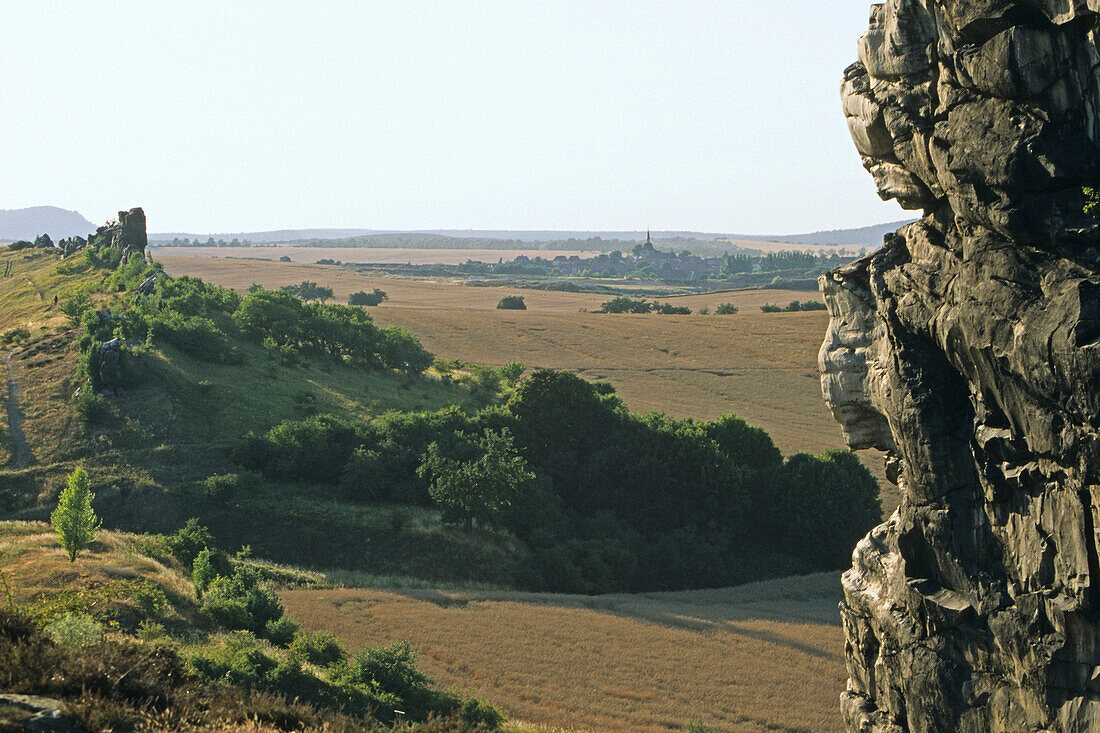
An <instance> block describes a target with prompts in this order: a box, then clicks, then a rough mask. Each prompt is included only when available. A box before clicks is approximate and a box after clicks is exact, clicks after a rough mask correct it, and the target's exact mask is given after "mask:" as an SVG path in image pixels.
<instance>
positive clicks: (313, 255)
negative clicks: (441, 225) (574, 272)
mask: <svg viewBox="0 0 1100 733" xmlns="http://www.w3.org/2000/svg"><path fill="white" fill-rule="evenodd" d="M149 251H150V252H151V253H152V254H153V256H154V257H156V258H157V259H158V260H159V259H161V258H162V257H236V258H254V259H259V260H278V259H279V258H280V257H283V256H284V255H285V256H287V257H289V258H290V259H291V260H293V261H294V262H303V263H313V262H316V261H317V260H338V261H340V262H359V263H368V262H369V263H374V264H387V265H392V264H397V265H401V264H411V265H460V264H462V263H463V262H466V261H467V260H474V261H477V262H496V261H497V260H499V259H500V258H501V257H503V258H504V261H505V262H508V261H510V260H514V259H515V258H516V257H518V256H520V255H527V256H528V257H532V258H533V257H542V258H544V259H548V260H552V259H554V258H555V257H557V256H558V255H564V256H566V257H571V256H573V255H577V256H578V257H593V256H595V255H597V254H599V252H584V251H581V250H573V249H570V250H564V249H563V250H551V249H421V248H410V247H287V246H280V245H275V246H264V247H156V246H153V247H149Z"/></svg>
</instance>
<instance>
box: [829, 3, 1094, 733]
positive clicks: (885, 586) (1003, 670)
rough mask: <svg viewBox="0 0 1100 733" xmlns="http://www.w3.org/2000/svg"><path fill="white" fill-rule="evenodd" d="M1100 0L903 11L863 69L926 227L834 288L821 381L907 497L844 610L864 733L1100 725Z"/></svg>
mask: <svg viewBox="0 0 1100 733" xmlns="http://www.w3.org/2000/svg"><path fill="white" fill-rule="evenodd" d="M1098 13H1100V0H1026V1H1025V0H1019V1H1013V0H890V1H889V2H886V3H885V4H882V5H875V6H874V7H873V8H872V11H871V22H870V28H869V30H868V31H867V34H866V35H865V36H864V37H863V38H862V39H861V41H860V44H859V59H860V60H859V62H858V63H856V64H854V65H852V66H851V67H849V68H848V69H847V70H846V71H845V76H844V83H843V100H844V112H845V115H846V117H847V120H848V125H849V128H850V130H851V132H852V138H853V140H854V141H855V144H856V147H857V148H858V150H859V152H860V154H861V156H862V159H863V162H864V166H865V167H866V168H867V170H868V171H869V172H870V173H871V175H872V176H873V178H874V181H875V184H876V185H877V186H878V189H879V193H880V195H881V196H883V197H884V198H894V199H897V200H898V202H899V203H900V204H901V205H902V206H903V207H905V208H909V209H915V210H920V211H923V218H922V219H921V220H920V221H918V222H916V223H914V224H911V225H909V226H907V227H904V228H903V229H901V230H900V231H899V232H897V233H896V234H894V235H890V236H887V238H886V242H885V244H884V246H883V248H882V249H881V250H879V251H878V252H876V253H875V254H874V255H872V256H870V257H868V258H866V259H864V260H861V261H859V262H856V263H854V264H853V265H851V266H849V267H846V268H844V269H841V270H838V271H836V272H833V273H830V274H829V275H826V276H824V277H823V278H822V280H821V286H822V290H823V291H824V293H825V296H826V300H827V301H828V304H829V310H830V314H831V316H832V319H831V324H830V327H829V332H828V334H827V336H826V340H825V343H824V344H823V346H822V350H821V354H820V363H821V370H822V388H823V392H824V395H825V399H826V400H827V402H828V403H829V405H830V407H831V408H832V410H833V414H834V415H835V416H836V418H837V420H838V421H840V423H841V424H842V426H843V430H844V434H845V437H846V439H847V440H848V443H849V445H850V446H851V447H852V448H857V449H858V448H872V447H873V448H878V449H880V450H883V451H886V454H887V459H886V460H887V474H888V476H889V477H890V478H891V480H894V481H896V483H897V484H898V486H899V487H900V489H901V492H902V495H903V499H902V502H901V506H900V507H899V509H898V510H897V511H896V512H895V513H894V514H893V516H891V517H890V519H889V520H888V521H887V522H886V523H884V524H883V525H881V526H879V527H878V528H876V529H875V530H874V531H872V532H871V534H870V535H868V536H867V537H866V538H865V539H864V540H863V541H861V542H860V543H859V545H858V547H857V548H856V550H855V552H854V554H853V567H852V569H851V570H849V571H848V572H847V573H845V575H844V591H845V602H844V603H843V604H842V606H841V612H842V616H843V620H844V627H845V634H846V637H847V663H848V673H849V678H850V679H849V681H848V686H847V690H846V691H845V692H844V694H843V695H842V709H843V713H844V718H845V720H846V723H847V725H848V728H849V729H850V730H852V731H990V730H994V731H1048V730H1049V731H1085V730H1100V561H1098V555H1100V552H1098V548H1100V535H1098V534H1097V527H1098V525H1100V246H1098V240H1100V233H1098V230H1097V226H1096V224H1095V222H1093V221H1091V220H1089V218H1088V217H1086V216H1085V215H1084V214H1083V213H1082V207H1083V205H1084V196H1083V192H1082V188H1083V187H1084V186H1090V185H1094V184H1095V183H1096V182H1097V181H1098V180H1100V175H1098V174H1100V165H1098V164H1100V147H1098V136H1100V129H1098V123H1100V71H1098V69H1100V52H1098V42H1100V35H1098V29H1100V15H1098Z"/></svg>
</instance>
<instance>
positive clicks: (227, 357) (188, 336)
mask: <svg viewBox="0 0 1100 733" xmlns="http://www.w3.org/2000/svg"><path fill="white" fill-rule="evenodd" d="M146 322H147V331H146V332H147V335H148V338H150V339H152V340H155V341H162V342H164V343H167V344H171V345H172V346H174V347H176V348H177V349H179V350H180V351H182V352H184V353H186V354H189V355H191V356H193V357H195V358H196V359H202V360H203V361H210V362H215V363H227V362H232V361H234V358H233V353H232V350H231V349H230V347H229V338H228V337H227V336H226V335H225V334H224V333H223V332H222V330H221V329H220V328H218V326H217V324H215V323H214V321H212V320H210V319H209V318H205V317H202V316H184V315H181V314H179V313H177V312H175V311H166V312H164V313H158V314H155V315H153V316H147V321H146Z"/></svg>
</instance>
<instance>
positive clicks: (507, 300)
mask: <svg viewBox="0 0 1100 733" xmlns="http://www.w3.org/2000/svg"><path fill="white" fill-rule="evenodd" d="M497 309H498V310H506V311H525V310H527V304H526V303H524V302H523V296H522V295H505V296H504V297H503V298H501V299H500V302H498V303H497Z"/></svg>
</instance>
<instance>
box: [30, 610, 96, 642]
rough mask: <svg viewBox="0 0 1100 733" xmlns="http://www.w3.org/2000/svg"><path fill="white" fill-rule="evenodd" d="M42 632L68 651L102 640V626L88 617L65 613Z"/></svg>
mask: <svg viewBox="0 0 1100 733" xmlns="http://www.w3.org/2000/svg"><path fill="white" fill-rule="evenodd" d="M44 631H45V632H46V633H47V634H49V635H50V636H51V637H52V638H53V640H54V641H56V642H57V643H58V644H64V645H65V646H67V647H69V648H70V649H79V648H80V647H84V646H91V645H93V644H98V643H99V642H100V641H101V640H102V639H103V625H102V624H101V623H99V622H98V621H96V620H95V619H94V618H92V617H90V616H84V615H80V614H75V613H66V614H65V615H64V616H62V617H61V618H59V619H57V620H56V621H54V622H52V623H50V624H48V625H47V626H46V628H45V629H44Z"/></svg>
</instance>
